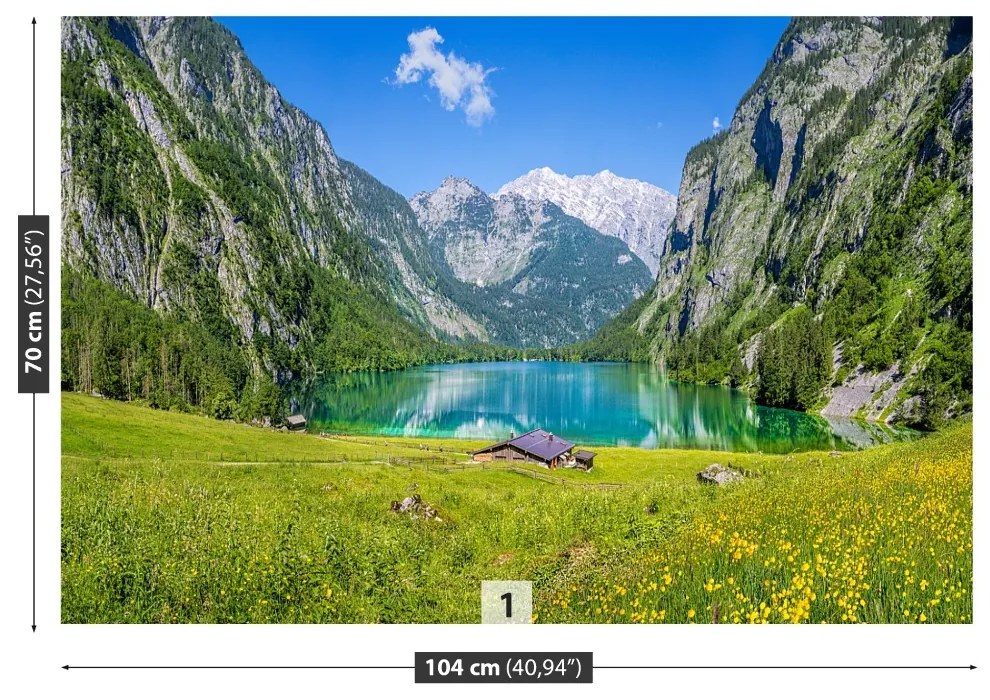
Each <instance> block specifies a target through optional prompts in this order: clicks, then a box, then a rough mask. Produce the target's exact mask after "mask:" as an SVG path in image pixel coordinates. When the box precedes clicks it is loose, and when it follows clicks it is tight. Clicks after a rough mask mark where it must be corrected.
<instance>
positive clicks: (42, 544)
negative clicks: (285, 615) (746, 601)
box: [0, 0, 990, 698]
mask: <svg viewBox="0 0 990 700" xmlns="http://www.w3.org/2000/svg"><path fill="white" fill-rule="evenodd" d="M41 5H42V3H38V4H37V5H33V4H30V3H23V2H22V3H11V4H10V5H7V6H6V10H5V12H4V17H3V24H2V26H0V66H2V67H3V71H4V75H3V77H4V80H3V82H2V83H0V85H2V94H3V98H4V102H5V104H4V105H3V107H2V111H0V126H2V129H0V134H2V139H3V148H2V150H0V154H2V158H3V168H2V171H0V178H2V182H0V193H2V197H0V206H2V209H3V214H2V216H0V229H2V230H3V231H5V233H4V234H2V236H0V237H2V239H3V240H6V241H8V242H7V243H4V244H0V260H2V262H0V276H2V277H3V279H5V280H6V281H5V282H4V283H3V284H0V296H2V297H3V301H2V303H0V328H2V329H4V331H5V332H4V333H2V334H0V343H2V344H3V351H2V353H0V397H2V398H3V400H4V403H3V406H4V410H3V411H2V413H0V425H2V426H3V428H2V430H3V438H4V439H3V443H2V444H3V458H2V460H0V465H2V468H3V480H2V482H0V484H2V486H0V533H2V537H3V549H2V554H0V562H2V566H0V601H2V603H3V607H2V618H0V619H2V628H0V629H2V634H3V637H2V642H3V644H2V647H0V694H2V695H3V696H4V697H9V698H20V697H26V696H28V694H29V693H30V695H31V696H32V697H34V696H37V697H54V696H55V694H56V693H57V694H59V695H63V696H66V697H72V698H117V697H145V698H174V697H175V696H176V695H182V696H183V697H186V698H199V697H220V698H225V697H236V698H255V697H273V696H274V697H281V696H289V697H291V696H294V695H296V694H306V695H308V696H314V697H328V698H329V697H337V696H344V695H352V694H353V695H355V696H356V697H374V696H377V695H379V694H384V693H389V694H401V695H409V696H411V697H427V696H429V697H440V698H447V697H464V696H467V697H495V696H496V695H501V694H503V693H506V692H509V693H511V694H512V695H514V696H520V697H522V696H529V695H537V694H538V695H540V696H541V697H547V696H550V697H555V696H564V695H566V696H568V697H575V698H585V697H600V696H601V695H602V693H603V692H607V693H622V692H623V691H628V692H630V693H632V692H636V693H642V694H646V695H648V696H649V697H672V698H678V697H685V696H686V697H715V696H720V697H721V696H730V697H733V698H768V697H800V698H819V697H821V698H831V697H866V696H872V697H894V698H914V697H955V698H969V697H975V696H977V688H978V687H981V686H982V687H984V689H985V690H984V693H985V692H986V688H987V687H990V683H987V682H986V679H985V676H986V675H987V674H990V658H988V654H987V649H990V641H988V638H987V637H988V635H987V634H986V633H987V628H988V622H987V619H986V617H985V615H984V614H983V613H984V612H985V606H984V605H982V603H983V602H984V601H985V600H986V597H985V596H986V593H987V591H986V588H987V587H986V585H985V578H984V577H983V574H984V573H985V567H984V566H983V565H984V564H985V560H986V557H985V556H984V554H985V552H984V550H983V549H982V546H983V543H984V542H986V538H985V537H983V536H982V535H985V534H986V522H987V519H986V517H985V508H986V498H985V497H984V496H985V495H986V479H985V478H984V476H983V474H982V471H983V470H984V469H985V468H986V465H985V463H986V455H987V448H988V439H987V433H984V432H983V430H985V429H986V428H987V426H986V425H985V423H986V421H985V420H983V415H984V414H983V409H982V407H983V406H985V405H987V402H988V396H987V382H986V376H985V374H984V372H983V365H982V364H980V363H979V362H978V364H979V365H980V366H979V367H977V374H976V377H977V385H976V399H975V403H976V405H977V406H978V407H979V408H978V412H977V415H976V429H975V436H976V438H975V442H976V444H975V448H976V459H975V467H974V468H975V471H976V479H975V483H976V513H975V516H976V518H975V521H976V525H977V530H978V532H977V533H976V542H977V543H978V544H979V546H980V547H981V548H978V549H977V550H976V561H975V565H976V574H975V591H974V600H975V603H976V605H975V608H976V609H975V611H974V618H975V620H976V623H975V624H973V625H958V626H897V625H874V626H866V625H864V626H800V627H790V626H764V627H746V626H739V627H735V626H730V625H718V626H709V625H698V626H682V625H668V626H664V625H656V626H631V625H622V626H612V627H610V626H597V625H595V626H592V625H586V626H541V625H520V626H512V625H492V626H485V627H482V626H480V625H460V626H458V625H451V626H443V625H409V626H398V625H392V626H371V625H347V626H333V625H324V626H321V625H306V626H302V625H300V626H288V625H286V626H237V625H226V626H224V625H215V626H214V625H209V626H204V625H201V626H195V625H190V626H152V625H147V626H146V625H141V626H127V625H87V626H82V625H61V624H60V623H59V454H60V447H59V435H60V431H59V395H58V387H59V385H58V379H59V371H58V367H57V363H53V366H52V368H51V381H52V384H51V391H52V393H51V394H49V395H40V396H39V397H38V470H37V489H38V497H37V508H38V511H37V527H38V529H37V537H38V544H37V551H38V562H37V573H38V585H37V595H38V602H37V606H38V609H37V620H38V630H37V632H35V633H32V632H31V439H30V435H31V397H30V396H27V395H24V396H21V395H17V394H16V391H17V387H16V381H15V356H16V352H17V351H16V336H15V334H14V332H13V331H12V330H7V329H13V328H15V327H16V325H15V323H16V300H15V294H14V277H13V269H14V266H15V257H14V239H15V237H16V223H17V222H16V216H17V214H29V213H31V170H30V168H31V116H30V101H29V99H30V94H31V59H30V55H31V54H30V48H31V17H32V13H34V12H37V15H36V16H37V18H38V25H37V42H38V48H37V55H38V63H37V72H38V73H37V80H38V119H37V133H38V141H37V157H38V180H37V186H38V213H39V214H49V215H50V216H51V222H52V235H53V237H55V236H56V235H57V233H58V225H59V218H60V217H59V206H58V202H59V170H60V161H59V128H60V115H59V88H58V86H59V50H60V42H59V33H60V28H59V17H60V15H62V14H122V15H141V14H160V13H162V12H163V11H168V12H170V13H173V14H187V15H202V14H214V15H221V14H223V15H235V14H259V15H263V14H300V15H306V14H319V13H321V12H322V13H327V14H333V13H338V12H340V13H345V14H346V13H357V14H365V15H370V14H384V15H387V14H403V15H409V14H413V15H416V16H432V15H457V14H481V15H485V14H489V15H490V14H509V15H513V14H515V15H518V14H541V15H554V14H602V13H607V14H622V15H639V14H716V15H717V14H744V15H745V14H748V15H755V14H764V15H789V14H794V13H795V12H798V11H800V12H802V13H805V14H819V15H822V14H829V15H841V14H847V15H852V14H862V13H867V14H876V15H883V14H901V15H906V14H946V15H949V14H959V15H977V17H976V22H975V24H976V36H977V37H981V36H982V29H983V19H984V18H983V17H981V16H979V15H980V14H981V13H980V11H979V9H978V8H979V5H978V4H977V3H975V2H939V3H933V2H928V3H924V2H905V1H901V2H848V1H845V0H842V1H834V2H829V3H821V2H818V3H801V4H800V5H798V4H797V3H786V2H748V3H742V2H734V3H728V2H693V3H659V2H627V1H622V0H609V2H607V3H606V2H602V3H593V2H581V1H580V0H572V1H571V2H566V3H565V2H556V3H551V2H537V1H534V0H529V1H523V2H520V1H518V0H502V1H501V2H491V1H489V0H476V1H475V2H472V3H466V2H463V1H461V2H449V1H447V2H414V3H397V2H382V1H379V0H364V1H363V2H361V3H341V4H339V6H338V4H336V3H305V2H296V1H291V0H279V2H243V1H242V2H221V1H218V0H205V1H201V2H189V1H188V0H181V1H179V2H170V3H167V4H166V3H154V2H143V1H134V2H73V3H69V2H64V1H63V2H45V3H43V6H44V9H41V7H39V6H41ZM982 14H983V15H987V13H986V12H983V13H982ZM988 21H990V20H988ZM685 41H690V37H685ZM982 49H983V47H980V48H979V49H977V50H976V51H975V56H976V61H977V63H979V62H980V61H981V59H982V52H981V51H982ZM753 77H754V79H755V78H756V76H753ZM977 82H979V78H977ZM983 96H984V92H983V90H982V85H978V87H977V90H976V95H975V97H976V102H977V106H976V108H975V115H976V121H977V123H982V122H983V121H985V120H984V119H983V115H984V114H985V112H984V109H985V108H986V105H985V100H984V99H983ZM674 99H675V100H676V96H675V98H674ZM976 131H977V132H978V133H980V134H983V133H984V130H983V127H977V129H976ZM332 137H333V135H332V134H331V138H332ZM977 138H978V140H977V145H978V146H981V145H982V143H983V142H982V140H980V137H977ZM983 153H984V151H983V150H982V149H981V150H978V151H977V157H976V163H975V167H976V169H977V171H978V172H979V171H980V169H981V164H982V162H983V161H982V160H981V156H982V155H983ZM975 181H976V183H977V184H978V186H979V184H980V183H982V180H981V179H980V175H979V174H977V175H976V178H975ZM976 203H977V206H976V208H975V216H976V220H975V222H974V226H975V230H976V231H977V232H978V233H977V235H976V236H975V258H976V264H977V268H978V270H980V271H987V269H988V268H987V257H986V253H987V251H986V243H985V242H984V241H983V236H982V235H981V234H980V233H979V232H981V231H985V229H983V227H982V225H981V224H984V223H986V216H985V210H984V209H983V207H982V201H981V200H980V199H979V197H977V202H976ZM50 259H51V261H52V272H53V273H55V274H57V272H58V265H57V262H58V261H59V259H60V253H59V251H58V250H57V249H54V248H53V249H52V250H51V252H50ZM975 278H976V294H977V308H978V309H979V311H978V313H979V314H981V316H980V318H981V320H982V318H983V316H982V314H983V311H982V308H981V304H980V302H982V301H983V300H984V298H985V297H984V294H983V284H982V279H981V275H980V274H979V272H977V274H976V275H975ZM53 281H54V280H53ZM52 298H53V300H54V301H55V303H54V304H53V306H52V309H51V311H52V317H51V331H52V337H51V351H52V353H53V356H54V357H55V358H57V357H58V348H59V337H58V329H59V327H60V323H59V308H58V292H57V286H54V285H53V288H52ZM985 349H986V332H985V328H984V327H983V326H982V325H979V324H978V325H977V326H976V334H975V353H974V357H978V358H979V357H982V356H983V353H982V352H981V351H984V350H985ZM985 361H986V360H982V361H981V362H985ZM980 530H981V531H982V532H980ZM416 650H420V651H452V650H465V651H466V650H477V651H485V650H488V651H526V650H531V651H537V650H547V651H593V652H594V654H595V662H596V664H598V665H655V664H663V665H695V664H732V665H750V664H753V665H792V664H793V665H809V664H811V665H966V666H968V665H969V664H975V665H976V666H978V667H979V666H982V665H983V664H986V666H987V668H979V669H977V670H975V671H970V670H906V671H890V670H882V671H865V670H855V671H850V670H827V671H822V670H816V671H809V670H786V671H780V670H776V671H773V670H767V671H757V670H736V671H687V670H677V671H656V670H621V671H620V670H599V671H598V672H597V673H596V674H595V682H594V684H593V685H591V686H579V685H578V686H575V685H568V686H535V685H534V686H512V687H509V686H499V685H491V686H481V685H471V686H463V685H452V686H441V685H420V686H415V685H414V684H413V682H412V677H413V674H412V671H411V670H380V671H362V670H339V671H325V670H323V671H317V670H305V671H285V670H249V671H220V670H212V671H204V670H198V671H174V670H173V671H149V670H142V671H138V670H114V671H97V670H70V671H64V670H62V668H61V667H62V666H63V665H64V664H71V665H189V664H196V665H244V664H247V665H369V664H370V665H411V664H412V660H413V652H414V651H416ZM984 697H986V696H985V695H984Z"/></svg>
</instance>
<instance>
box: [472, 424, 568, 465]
mask: <svg viewBox="0 0 990 700" xmlns="http://www.w3.org/2000/svg"><path fill="white" fill-rule="evenodd" d="M572 447H574V443H573V442H571V441H569V440H564V439H562V438H559V437H557V436H556V435H554V434H553V433H548V432H546V431H545V430H540V429H539V428H537V429H536V430H531V431H529V432H528V433H525V434H523V435H520V436H519V437H510V438H509V439H508V440H503V441H502V442H496V443H495V444H494V445H488V446H487V447H482V448H481V449H480V450H477V451H476V452H474V453H473V455H472V456H473V457H474V459H475V461H477V462H529V463H530V464H539V465H540V466H543V467H547V468H548V469H555V468H556V467H562V466H564V465H565V464H566V462H567V457H568V456H569V455H568V453H569V452H570V450H571V448H572Z"/></svg>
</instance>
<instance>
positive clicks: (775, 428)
mask: <svg viewBox="0 0 990 700" xmlns="http://www.w3.org/2000/svg"><path fill="white" fill-rule="evenodd" d="M291 408H292V410H293V411H294V412H301V413H302V414H303V415H305V416H306V417H307V419H308V427H307V429H308V430H309V431H310V432H317V433H319V432H324V433H335V434H351V435H385V436H402V437H444V438H472V439H485V440H489V439H490V440H493V441H495V440H503V439H505V438H507V437H508V436H509V435H510V434H512V433H514V434H516V435H520V434H522V433H525V432H527V431H530V430H533V429H534V428H542V429H544V430H547V431H550V432H552V433H554V434H556V435H560V436H561V437H564V438H566V439H568V440H571V441H573V442H575V443H577V444H579V445H621V446H629V447H639V448H645V449H656V448H685V449H709V450H731V451H735V452H768V453H787V452H793V451H807V450H855V449H862V448H865V447H869V446H872V445H876V444H880V443H885V442H891V441H895V440H906V439H911V437H913V436H914V435H916V433H914V432H913V431H910V430H902V429H896V428H891V427H890V426H887V425H883V424H878V423H870V422H865V421H858V420H853V419H847V418H832V417H828V418H826V417H822V416H817V415H811V414H807V413H801V412H798V411H789V410H784V409H777V408H767V407H764V406H759V405H757V404H755V403H753V401H752V400H751V399H750V398H749V397H748V396H747V395H746V394H745V393H743V392H741V391H739V390H736V389H732V388H729V387H724V386H710V385H697V384H683V383H679V382H674V381H670V380H668V379H667V378H666V377H664V375H663V373H662V372H661V371H660V369H659V368H658V367H656V366H654V365H650V364H639V363H622V362H589V363H573V362H534V361H529V362H483V363H465V364H450V365H428V366H423V367H414V368H411V369H406V370H400V371H395V372H357V373H351V374H335V375H324V376H322V377H320V378H319V380H318V381H314V382H310V383H308V384H306V385H304V386H299V387H297V390H296V392H295V397H294V398H293V399H292V401H291Z"/></svg>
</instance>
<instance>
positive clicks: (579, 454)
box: [574, 450, 597, 459]
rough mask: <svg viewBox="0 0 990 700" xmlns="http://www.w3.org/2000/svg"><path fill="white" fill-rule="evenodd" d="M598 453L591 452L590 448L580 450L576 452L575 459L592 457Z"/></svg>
mask: <svg viewBox="0 0 990 700" xmlns="http://www.w3.org/2000/svg"><path fill="white" fill-rule="evenodd" d="M596 454H597V453H595V452H591V451H590V450H578V451H577V452H575V453H574V459H591V458H592V457H594V456H595V455H596Z"/></svg>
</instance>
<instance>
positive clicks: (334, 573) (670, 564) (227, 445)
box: [62, 394, 972, 623]
mask: <svg viewBox="0 0 990 700" xmlns="http://www.w3.org/2000/svg"><path fill="white" fill-rule="evenodd" d="M62 402H63V427H62V431H63V433H62V449H63V466H62V498H63V501H62V510H63V512H62V528H63V529H62V576H63V590H62V606H63V607H62V620H63V622H66V623H77V622H477V621H478V619H479V603H478V593H479V589H480V584H479V582H480V581H481V580H482V579H517V578H519V579H532V580H533V581H534V582H535V591H536V593H535V596H536V600H535V616H536V619H537V621H539V622H584V621H610V622H614V621H620V622H625V621H647V622H650V621H666V622H689V621H694V622H700V621H706V622H708V621H712V619H713V618H714V617H716V615H715V614H714V609H715V606H716V605H717V607H718V610H719V614H718V616H717V617H718V621H719V622H723V621H736V620H739V621H769V622H780V621H813V622H814V621H834V622H840V621H843V620H844V619H845V620H849V621H865V622H902V621H908V622H915V621H918V622H923V621H932V622H959V621H966V620H968V619H969V618H970V616H971V614H972V597H971V591H972V451H971V449H972V447H971V446H972V428H971V425H970V424H967V423H963V424H956V425H954V426H952V427H951V428H949V429H947V430H946V431H943V432H941V433H937V434H935V435H932V436H930V437H926V438H924V439H922V440H919V441H917V442H915V443H910V444H898V445H891V446H887V447H881V448H876V449H873V450H869V451H866V452H862V453H853V454H846V455H844V456H842V457H830V456H829V455H827V454H821V453H804V454H800V455H792V456H770V455H760V454H727V453H724V452H723V453H713V452H712V453H709V452H701V451H678V450H655V451H650V450H637V449H629V448H601V449H600V450H598V452H599V457H598V459H597V460H596V468H595V470H594V472H592V473H591V474H583V473H571V472H553V473H552V477H553V478H554V479H556V480H557V481H556V482H555V483H548V482H546V481H543V480H540V479H538V478H532V477H530V476H527V475H526V474H520V473H511V472H508V471H504V470H481V469H479V468H478V467H477V466H475V467H470V466H465V465H464V464H463V462H465V461H466V458H467V455H466V452H467V451H468V450H470V449H472V448H474V447H475V446H477V445H479V444H481V443H479V442H477V441H461V440H426V439H419V438H413V439H391V438H390V439H387V440H385V439H382V438H347V439H324V438H320V437H317V436H310V435H297V434H287V433H281V432H277V431H271V430H263V429H259V428H251V427H247V426H244V425H239V424H235V423H227V422H219V421H214V420H210V419H206V418H201V417H197V416H191V415H186V414H181V413H174V412H163V411H155V410H152V409H147V408H141V407H138V406H135V405H133V404H125V403H117V402H113V401H106V400H98V399H92V398H89V397H85V396H80V395H76V394H63V395H62ZM714 461H720V462H722V463H726V462H729V463H731V464H732V465H734V466H737V467H739V468H742V469H746V470H748V471H750V472H752V473H754V475H757V474H758V476H754V477H753V478H751V479H749V480H747V481H746V482H745V483H743V484H741V485H739V486H736V487H729V488H718V489H716V488H710V487H705V486H701V485H699V484H698V483H697V482H696V481H695V479H694V473H695V472H696V471H698V470H699V469H700V468H702V467H704V466H705V465H707V464H709V463H711V462H714ZM533 473H534V474H535V475H536V476H540V477H547V476H551V474H550V473H548V472H546V471H545V470H539V469H534V470H533ZM412 493H418V494H420V495H421V496H422V498H423V500H424V501H426V502H427V503H430V504H432V505H434V506H435V507H436V508H437V509H438V511H439V514H440V517H441V519H442V521H441V522H437V521H425V520H414V519H411V518H409V517H408V516H406V515H404V514H396V513H393V512H391V511H390V510H389V504H390V503H391V502H392V501H393V500H401V499H402V498H403V497H405V496H406V495H409V494H412ZM765 610H769V611H770V612H764V611H765ZM754 612H755V613H756V615H755V617H754ZM843 616H845V618H843Z"/></svg>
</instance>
